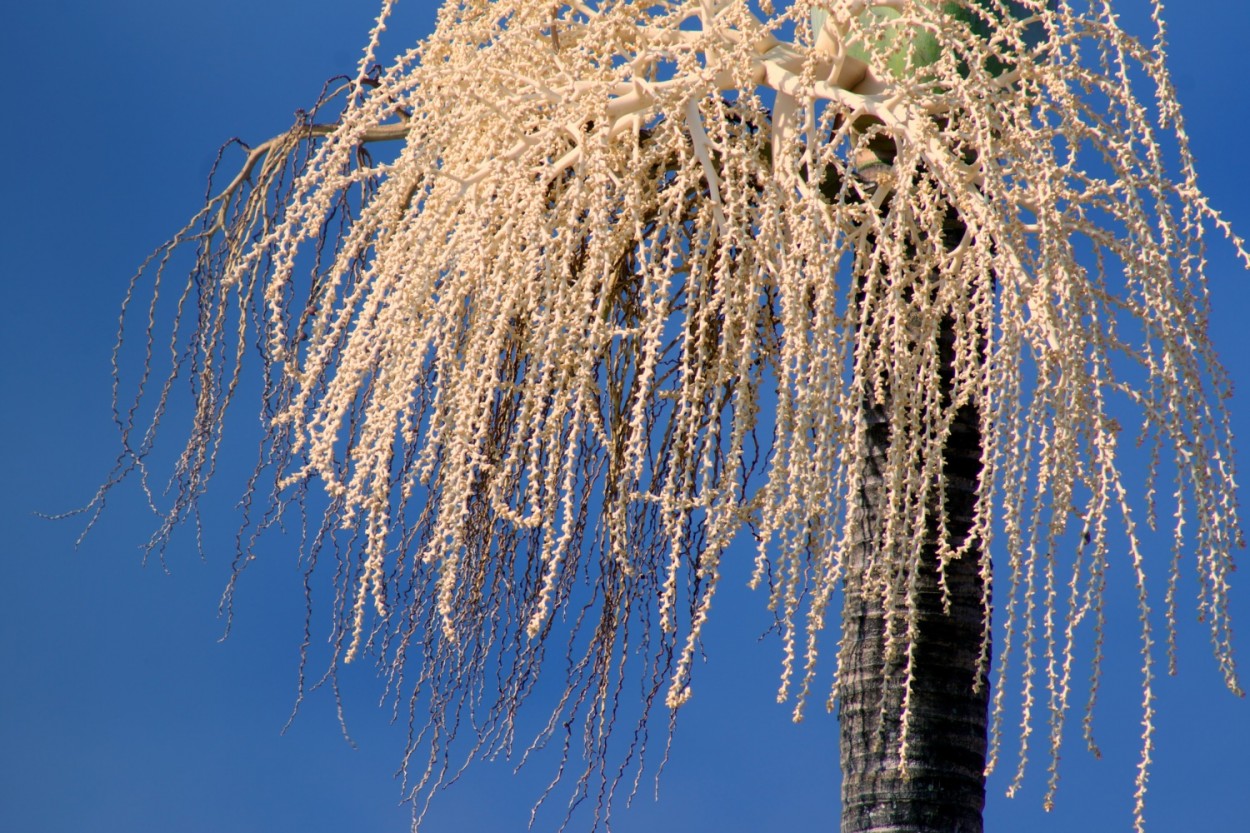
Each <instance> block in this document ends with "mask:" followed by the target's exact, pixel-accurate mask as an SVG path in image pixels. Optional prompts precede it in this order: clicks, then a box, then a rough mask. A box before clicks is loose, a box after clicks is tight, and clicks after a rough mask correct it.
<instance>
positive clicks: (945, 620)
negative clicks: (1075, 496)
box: [838, 229, 989, 833]
mask: <svg viewBox="0 0 1250 833" xmlns="http://www.w3.org/2000/svg"><path fill="white" fill-rule="evenodd" d="M948 231H949V229H948ZM953 340H954V339H953V335H952V333H951V332H950V327H949V326H947V327H944V328H943V332H942V336H941V342H942V344H941V347H942V350H943V353H944V356H945V361H946V366H947V368H948V370H949V367H950V354H951V350H952V344H953ZM864 417H865V419H866V420H867V421H868V435H869V443H868V448H867V449H866V454H867V456H868V462H869V469H870V471H869V475H870V476H869V478H868V479H867V481H866V482H865V486H864V489H863V492H862V494H861V505H860V506H859V507H858V509H859V511H860V519H861V522H860V540H859V542H858V544H857V546H856V548H855V553H854V563H852V564H850V565H848V574H847V575H848V580H847V582H846V585H845V595H844V602H843V604H844V607H843V615H842V628H843V639H844V640H845V642H844V647H843V649H842V654H841V661H842V663H843V665H842V672H841V673H842V689H841V691H840V705H839V712H838V720H839V724H840V729H841V763H842V833H981V831H982V810H983V809H984V806H985V774H984V773H985V754H986V726H987V711H988V704H989V684H988V681H986V680H981V681H980V682H981V685H979V686H978V685H976V683H977V682H978V679H977V677H978V673H979V672H978V669H977V663H978V656H979V652H980V650H981V645H982V636H983V634H984V627H985V622H984V620H983V613H982V593H983V590H984V585H983V581H982V578H981V576H980V567H979V565H978V563H977V561H978V558H979V548H976V547H974V548H973V550H972V551H971V552H969V553H968V554H967V555H966V556H965V557H964V558H962V559H961V560H959V561H957V562H954V563H951V564H949V565H948V566H947V569H946V580H947V586H948V588H949V591H950V611H949V613H947V612H945V611H944V610H943V606H942V594H941V590H940V588H939V587H938V574H937V569H936V567H937V558H936V555H935V550H933V549H930V550H929V551H927V552H926V553H925V557H924V559H923V563H922V565H921V569H920V573H919V575H918V576H917V582H918V585H917V586H918V589H917V593H916V602H917V605H918V608H919V635H918V637H917V638H916V640H915V643H914V654H913V660H912V669H911V726H910V729H909V730H908V750H909V752H908V772H907V774H906V776H904V774H903V773H902V771H901V769H900V760H899V741H900V733H901V731H902V721H901V716H902V711H903V696H904V675H903V664H902V663H903V660H904V657H902V656H899V657H897V658H894V659H893V660H891V661H890V662H889V663H888V667H887V662H886V650H885V649H886V642H887V634H886V630H885V629H886V616H885V613H886V611H885V603H884V602H883V600H882V599H881V598H880V596H879V595H877V594H870V595H865V594H864V593H862V592H860V589H859V588H858V587H857V586H856V585H857V582H856V581H855V575H856V573H857V572H859V571H862V570H863V569H864V566H865V565H866V564H867V563H868V561H869V560H870V557H871V556H872V554H873V550H874V548H876V547H878V546H880V545H881V544H880V542H881V536H880V533H879V530H880V518H881V514H882V513H881V508H882V506H883V503H882V501H883V497H884V484H883V482H882V478H881V472H882V471H883V470H884V465H885V460H886V454H887V452H888V449H889V445H890V428H889V420H888V417H887V414H886V413H885V411H884V410H883V409H882V408H881V407H867V406H866V407H865V410H864ZM943 458H944V459H943V466H944V470H945V473H946V478H947V484H948V487H947V492H946V502H947V512H948V514H949V519H948V523H949V524H950V529H951V530H952V534H954V535H955V536H957V538H958V539H959V540H962V538H963V537H964V536H966V535H967V533H968V529H969V528H970V525H971V519H972V516H973V513H974V509H975V507H976V501H977V495H976V483H977V475H978V473H979V472H980V469H981V436H980V429H979V421H978V414H977V410H976V408H975V407H972V406H967V407H964V408H962V409H961V410H960V412H959V413H958V414H957V417H956V423H955V427H954V430H953V431H952V433H951V436H950V439H949V441H948V443H947V445H946V448H945V453H944V455H943ZM898 578H899V580H901V581H905V580H906V577H898ZM896 604H899V605H900V608H899V609H900V610H901V609H902V608H901V602H896Z"/></svg>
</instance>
